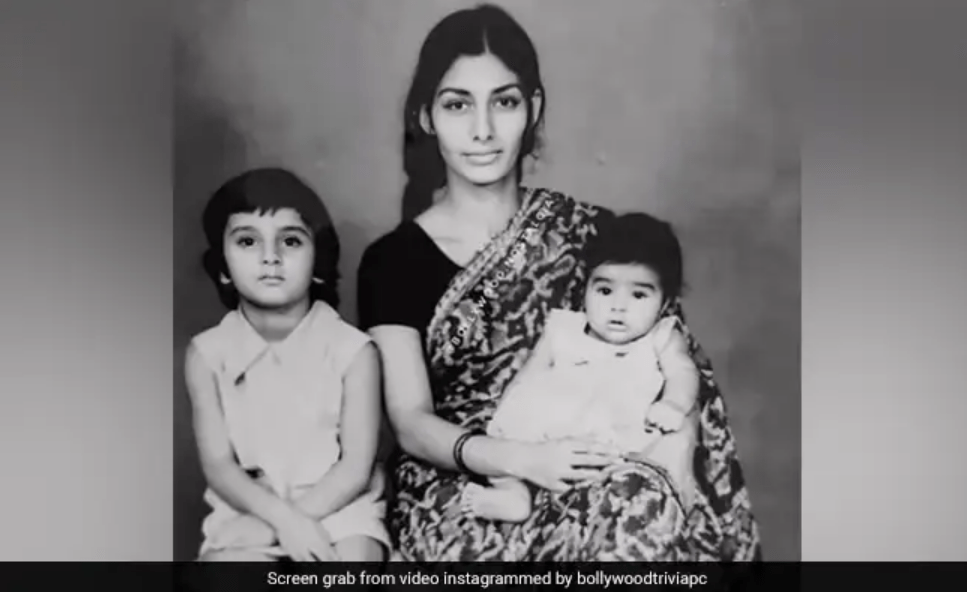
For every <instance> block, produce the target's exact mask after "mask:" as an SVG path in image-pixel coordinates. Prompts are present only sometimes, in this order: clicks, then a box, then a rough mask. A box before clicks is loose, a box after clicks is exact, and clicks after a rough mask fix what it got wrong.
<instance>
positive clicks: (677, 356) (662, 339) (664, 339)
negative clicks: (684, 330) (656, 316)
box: [653, 316, 694, 372]
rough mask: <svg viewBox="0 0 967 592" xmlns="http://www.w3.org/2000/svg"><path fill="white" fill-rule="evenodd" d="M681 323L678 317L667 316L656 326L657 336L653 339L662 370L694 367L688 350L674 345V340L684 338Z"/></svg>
mask: <svg viewBox="0 0 967 592" xmlns="http://www.w3.org/2000/svg"><path fill="white" fill-rule="evenodd" d="M680 326H681V324H680V322H679V320H678V317H674V316H672V317H665V318H663V319H661V320H660V321H658V324H657V325H656V326H655V329H654V331H655V337H654V340H653V343H654V347H655V355H656V356H657V357H658V363H659V365H660V366H661V369H662V371H664V372H667V371H669V370H671V369H673V368H682V367H684V368H689V369H691V368H693V367H694V362H693V361H692V358H691V356H689V355H688V352H687V351H684V350H682V348H676V347H673V346H672V342H673V340H680V339H684V335H682V334H681V333H680V332H679V328H680Z"/></svg>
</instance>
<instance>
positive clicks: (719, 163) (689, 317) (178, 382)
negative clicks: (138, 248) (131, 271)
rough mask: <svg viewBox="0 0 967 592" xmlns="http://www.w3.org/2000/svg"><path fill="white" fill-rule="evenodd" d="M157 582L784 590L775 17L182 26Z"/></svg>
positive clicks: (432, 15) (795, 185) (790, 164)
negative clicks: (335, 564) (766, 578)
mask: <svg viewBox="0 0 967 592" xmlns="http://www.w3.org/2000/svg"><path fill="white" fill-rule="evenodd" d="M174 15H175V23H174V24H175V26H174V37H173V41H172V43H173V51H174V54H173V56H174V58H173V59H174V61H173V68H174V70H173V83H174V91H173V101H174V103H173V104H174V130H173V142H174V152H173V162H174V170H173V188H174V196H173V197H174V335H173V338H174V339H173V342H174V343H173V345H174V356H173V359H174V368H173V371H174V381H173V383H174V392H173V393H172V396H173V410H174V424H173V430H174V438H173V441H174V464H175V466H174V559H175V560H176V561H200V562H218V561H236V562H256V561H295V562H316V561H346V562H353V561H357V562H360V561H367V562H457V561H460V562H471V561H504V562H537V561H542V562H546V561H552V562H578V561H580V562H599V561H600V562H662V561H677V562H686V561H687V562H692V561H697V562H755V561H770V562H772V561H800V559H801V541H800V539H801V523H800V515H801V491H800V490H801V469H802V463H801V432H802V430H801V366H800V364H801V360H800V358H801V356H800V351H801V339H802V326H801V325H802V322H801V318H802V315H801V270H802V264H801V259H802V258H801V250H802V249H801V231H800V224H801V149H800V129H799V126H800V122H799V113H798V109H797V100H798V96H797V93H798V92H799V77H800V63H799V60H798V57H797V52H798V43H799V34H800V23H799V20H798V17H797V13H796V10H795V8H794V4H793V1H792V0H606V1H590V0H493V1H491V2H480V1H470V0H393V1H386V0H273V1H271V2H268V1H256V0H190V1H189V0H179V1H178V2H176V3H175V10H174Z"/></svg>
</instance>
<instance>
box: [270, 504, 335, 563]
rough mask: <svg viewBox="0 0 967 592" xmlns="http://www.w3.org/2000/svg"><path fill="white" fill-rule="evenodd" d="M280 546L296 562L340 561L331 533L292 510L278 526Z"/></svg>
mask: <svg viewBox="0 0 967 592" xmlns="http://www.w3.org/2000/svg"><path fill="white" fill-rule="evenodd" d="M275 531H276V533H277V534H278V537H279V544H280V545H281V547H282V550H283V551H285V553H286V555H288V556H289V557H291V558H292V559H293V560H294V561H338V560H339V556H338V555H337V554H336V550H335V549H334V548H333V545H332V541H331V540H330V539H329V533H327V532H326V529H324V528H323V527H322V525H320V524H319V523H318V522H316V521H315V520H313V519H312V518H310V517H309V516H306V515H305V514H303V513H301V512H299V511H297V510H292V511H290V512H288V513H286V515H285V516H284V517H283V518H282V519H281V520H280V521H279V522H278V524H276V527H275Z"/></svg>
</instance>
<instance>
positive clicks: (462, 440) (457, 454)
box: [453, 430, 483, 474]
mask: <svg viewBox="0 0 967 592" xmlns="http://www.w3.org/2000/svg"><path fill="white" fill-rule="evenodd" d="M482 435H483V432H482V431H481V430H468V431H466V432H464V433H462V434H460V437H459V438H457V440H456V442H454V443H453V462H454V464H456V465H457V468H458V469H460V470H461V471H463V472H464V473H471V474H474V473H473V471H471V470H470V468H469V467H467V465H466V463H464V462H463V447H464V445H465V444H466V443H467V440H469V439H470V438H473V437H474V436H482Z"/></svg>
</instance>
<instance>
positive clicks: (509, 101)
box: [496, 96, 521, 109]
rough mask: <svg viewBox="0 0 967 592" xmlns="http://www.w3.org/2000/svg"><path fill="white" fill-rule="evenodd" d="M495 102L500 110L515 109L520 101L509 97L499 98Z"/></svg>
mask: <svg viewBox="0 0 967 592" xmlns="http://www.w3.org/2000/svg"><path fill="white" fill-rule="evenodd" d="M496 102H497V106H498V107H500V108H502V109H516V108H517V107H518V106H519V105H520V103H521V100H520V98H518V97H514V96H510V97H500V98H498V99H497V101H496Z"/></svg>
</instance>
